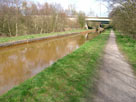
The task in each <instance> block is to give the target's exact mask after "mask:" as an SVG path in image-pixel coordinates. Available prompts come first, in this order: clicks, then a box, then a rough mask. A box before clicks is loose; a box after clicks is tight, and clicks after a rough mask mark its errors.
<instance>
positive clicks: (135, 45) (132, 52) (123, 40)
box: [115, 31, 136, 72]
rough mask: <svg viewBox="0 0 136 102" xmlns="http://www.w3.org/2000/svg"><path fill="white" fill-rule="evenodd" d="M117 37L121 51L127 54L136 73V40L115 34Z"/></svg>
mask: <svg viewBox="0 0 136 102" xmlns="http://www.w3.org/2000/svg"><path fill="white" fill-rule="evenodd" d="M115 33H116V37H117V43H118V45H119V48H120V49H121V51H122V52H123V53H124V54H125V56H126V58H127V60H128V61H129V62H130V64H132V66H133V68H134V70H135V72H136V40H134V39H133V38H131V37H130V36H127V35H121V34H120V33H119V32H117V31H116V32H115Z"/></svg>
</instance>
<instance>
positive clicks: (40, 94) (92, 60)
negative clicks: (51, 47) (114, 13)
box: [0, 31, 109, 102]
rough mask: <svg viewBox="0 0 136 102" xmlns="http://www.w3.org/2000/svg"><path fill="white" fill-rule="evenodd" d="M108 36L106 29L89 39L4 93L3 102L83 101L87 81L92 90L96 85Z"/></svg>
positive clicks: (1, 101) (1, 99)
mask: <svg viewBox="0 0 136 102" xmlns="http://www.w3.org/2000/svg"><path fill="white" fill-rule="evenodd" d="M108 36H109V31H106V32H104V33H103V34H101V35H99V36H97V37H96V38H94V39H93V40H90V41H88V42H86V43H85V44H84V45H82V46H81V47H80V48H79V49H77V50H76V51H74V52H73V53H71V54H69V55H67V56H65V57H64V58H62V59H60V60H58V61H57V62H56V63H54V64H53V65H52V66H50V67H48V68H47V69H45V70H43V71H42V72H40V73H39V74H37V75H36V76H34V77H33V78H31V79H28V80H27V81H25V82H24V83H22V84H21V85H19V86H17V87H15V88H13V89H12V90H10V91H9V92H7V93H6V94H4V95H3V96H1V97H0V102H81V101H82V100H83V99H84V97H85V90H87V89H86V88H88V84H89V89H92V88H93V83H94V77H95V76H96V75H97V70H98V69H97V63H98V60H99V59H100V56H101V54H102V53H103V48H104V45H105V44H106V41H107V39H108ZM88 79H89V80H90V81H88ZM90 101H91V100H90Z"/></svg>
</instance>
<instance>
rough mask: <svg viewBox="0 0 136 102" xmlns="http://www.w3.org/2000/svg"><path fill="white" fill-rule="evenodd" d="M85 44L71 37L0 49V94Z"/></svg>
mask: <svg viewBox="0 0 136 102" xmlns="http://www.w3.org/2000/svg"><path fill="white" fill-rule="evenodd" d="M84 42H85V36H83V35H80V34H78V35H73V36H68V37H62V38H55V39H52V40H44V41H38V42H33V43H29V44H23V45H17V46H11V47H7V48H1V49H0V94H3V93H5V92H7V91H8V90H9V89H11V88H12V87H14V86H15V85H18V84H19V83H21V82H23V81H24V80H26V79H28V78H30V77H32V76H34V75H35V74H37V73H39V72H40V71H42V70H43V69H44V68H46V67H47V66H49V65H51V64H53V62H54V61H56V60H57V59H59V58H62V57H63V56H65V55H67V54H68V53H71V52H72V51H73V50H75V49H77V48H79V46H80V45H82V44H83V43H84Z"/></svg>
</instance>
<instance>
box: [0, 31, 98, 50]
mask: <svg viewBox="0 0 136 102" xmlns="http://www.w3.org/2000/svg"><path fill="white" fill-rule="evenodd" d="M87 33H97V32H95V30H88V31H84V32H78V33H77V32H75V33H70V34H69V33H67V34H62V35H60V34H57V35H53V36H47V37H40V38H33V39H27V40H19V41H14V42H6V43H1V44H0V48H3V47H9V46H15V45H21V44H27V43H31V42H36V41H42V40H49V39H55V38H61V37H66V36H73V35H76V34H87Z"/></svg>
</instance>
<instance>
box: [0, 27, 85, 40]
mask: <svg viewBox="0 0 136 102" xmlns="http://www.w3.org/2000/svg"><path fill="white" fill-rule="evenodd" d="M83 31H86V30H83V29H78V30H71V31H65V32H53V33H45V34H31V35H24V36H17V37H2V38H0V43H4V42H12V41H19V40H27V39H33V38H40V37H47V36H52V35H62V34H71V33H76V32H77V33H78V32H83Z"/></svg>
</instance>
